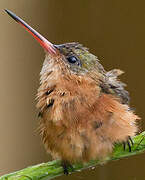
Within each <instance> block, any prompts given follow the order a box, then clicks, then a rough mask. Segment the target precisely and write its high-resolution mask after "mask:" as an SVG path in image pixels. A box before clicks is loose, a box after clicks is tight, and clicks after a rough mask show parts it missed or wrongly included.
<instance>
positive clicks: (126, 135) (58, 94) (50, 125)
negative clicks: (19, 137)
mask: <svg viewBox="0 0 145 180" xmlns="http://www.w3.org/2000/svg"><path fill="white" fill-rule="evenodd" d="M5 11H6V12H7V13H8V14H9V15H10V16H11V17H12V18H13V19H14V20H15V21H16V22H18V23H19V24H20V25H22V26H23V27H24V28H25V29H26V30H27V31H28V32H29V33H30V34H31V35H32V36H33V37H34V38H35V39H36V40H37V41H38V42H39V44H40V45H41V46H42V47H43V49H44V50H45V60H44V63H43V66H42V70H41V72H40V87H39V88H38V93H37V108H38V110H39V118H40V125H39V132H40V135H41V138H42V141H43V143H44V146H45V148H46V151H47V152H48V153H50V154H51V155H52V157H53V158H59V159H61V162H62V167H63V170H64V174H68V173H69V172H68V169H69V168H70V167H71V168H72V164H73V163H77V162H81V163H85V162H88V161H90V160H94V159H100V160H101V159H104V158H105V157H107V156H109V155H110V154H111V152H112V151H113V147H114V144H115V143H123V144H124V149H125V145H128V149H129V151H131V146H132V145H133V142H132V138H131V137H133V136H134V135H135V134H136V133H137V131H138V126H137V120H138V119H140V118H139V117H138V116H137V115H136V114H135V113H134V111H133V110H132V109H131V108H130V106H129V101H130V99H129V93H128V91H127V90H125V86H126V85H125V84H124V83H122V82H121V81H120V80H119V79H118V76H119V75H121V74H122V73H123V71H121V70H120V69H113V70H110V71H106V70H105V69H104V67H103V66H102V65H101V64H100V61H99V60H98V58H97V56H95V55H93V54H92V53H90V51H89V50H88V48H86V47H84V46H83V45H82V44H80V43H78V42H72V43H65V44H59V45H55V44H52V43H51V42H49V41H48V40H47V39H46V38H44V37H43V36H42V35H41V34H39V33H38V32H37V31H36V30H34V29H33V28H32V27H30V26H29V25H28V24H27V23H26V22H25V21H23V20H22V19H21V18H19V17H18V16H16V15H15V14H14V13H13V12H11V11H9V10H5Z"/></svg>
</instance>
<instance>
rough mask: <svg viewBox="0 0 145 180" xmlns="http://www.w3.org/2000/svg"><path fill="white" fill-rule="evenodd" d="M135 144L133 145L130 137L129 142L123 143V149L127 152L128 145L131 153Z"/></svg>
mask: <svg viewBox="0 0 145 180" xmlns="http://www.w3.org/2000/svg"><path fill="white" fill-rule="evenodd" d="M133 144H134V143H133V140H132V139H131V137H130V136H128V139H127V141H126V142H123V149H124V151H125V150H126V145H127V146H128V148H129V152H131V148H132V146H133Z"/></svg>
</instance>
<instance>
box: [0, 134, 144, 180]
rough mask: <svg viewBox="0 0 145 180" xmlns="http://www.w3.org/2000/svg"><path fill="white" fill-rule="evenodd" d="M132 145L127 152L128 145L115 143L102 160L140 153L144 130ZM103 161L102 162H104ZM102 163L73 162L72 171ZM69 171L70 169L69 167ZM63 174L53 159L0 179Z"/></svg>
mask: <svg viewBox="0 0 145 180" xmlns="http://www.w3.org/2000/svg"><path fill="white" fill-rule="evenodd" d="M133 141H134V145H133V146H132V151H131V152H129V149H128V147H127V148H126V150H124V149H123V147H122V144H116V145H115V148H114V151H113V153H112V155H111V156H110V157H108V158H107V159H105V160H104V161H105V162H106V161H111V160H117V159H121V158H124V157H129V156H132V155H136V154H140V153H143V152H144V151H145V131H144V132H142V133H141V134H139V135H137V136H135V137H134V138H133ZM104 161H103V162H104ZM99 164H102V161H98V160H95V161H90V162H89V163H86V164H74V165H73V168H74V171H80V170H82V169H85V168H88V167H93V166H96V165H99ZM70 172H71V169H70ZM61 175H63V169H62V167H61V161H60V160H55V161H50V162H47V163H42V164H38V165H35V166H30V167H27V168H25V169H22V170H20V171H17V172H14V173H10V174H6V175H3V176H1V177H0V180H49V179H53V178H55V177H57V176H61Z"/></svg>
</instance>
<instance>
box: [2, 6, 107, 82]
mask: <svg viewBox="0 0 145 180" xmlns="http://www.w3.org/2000/svg"><path fill="white" fill-rule="evenodd" d="M5 11H6V12H7V13H8V14H9V15H10V16H11V17H12V18H13V19H14V20H15V21H16V22H18V23H19V24H20V25H22V26H23V27H24V28H25V29H26V30H27V31H28V32H29V33H30V34H31V35H32V36H33V37H34V38H35V39H36V40H37V41H38V42H39V43H40V45H41V46H42V47H43V48H44V50H45V52H46V58H45V61H44V64H43V68H42V71H41V75H42V74H43V75H44V79H46V78H47V77H46V75H49V74H51V73H52V72H54V73H55V74H53V76H55V75H56V78H57V77H58V76H60V75H64V74H65V73H67V74H75V75H79V76H84V75H86V74H91V73H92V74H93V73H94V72H95V74H104V69H103V67H102V65H101V64H100V63H99V61H98V59H97V57H96V56H95V55H93V54H91V53H90V52H89V51H88V49H87V48H86V47H83V45H81V44H79V43H75V42H73V43H65V44H60V45H55V44H52V43H51V42H49V41H48V40H47V39H46V38H44V37H43V36H42V35H41V34H39V33H38V32H37V31H36V30H34V29H33V28H32V27H31V26H29V25H28V24H27V23H26V22H25V21H23V20H22V19H21V18H19V17H18V16H16V15H15V14H14V13H12V12H11V11H9V10H5ZM56 78H55V79H56Z"/></svg>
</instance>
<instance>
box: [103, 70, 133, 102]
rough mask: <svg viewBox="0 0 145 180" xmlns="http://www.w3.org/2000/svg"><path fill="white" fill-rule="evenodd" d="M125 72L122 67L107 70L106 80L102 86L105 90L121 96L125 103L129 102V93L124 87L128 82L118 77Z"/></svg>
mask: <svg viewBox="0 0 145 180" xmlns="http://www.w3.org/2000/svg"><path fill="white" fill-rule="evenodd" d="M123 73H124V72H123V71H121V70H120V69H113V70H111V71H108V72H106V74H105V81H104V82H102V83H101V88H102V91H103V92H105V93H107V94H113V95H115V96H117V97H119V98H120V99H121V102H122V103H123V104H128V103H129V93H128V91H126V90H125V89H124V87H125V86H126V84H124V83H122V82H121V81H120V80H118V79H117V77H118V76H119V75H121V74H123Z"/></svg>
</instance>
